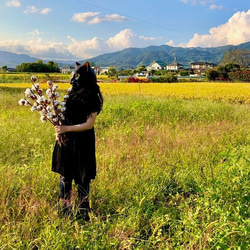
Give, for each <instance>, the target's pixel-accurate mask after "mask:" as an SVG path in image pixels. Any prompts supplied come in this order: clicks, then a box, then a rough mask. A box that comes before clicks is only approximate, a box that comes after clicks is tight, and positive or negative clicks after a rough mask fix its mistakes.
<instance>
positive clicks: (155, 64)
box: [147, 61, 166, 71]
mask: <svg viewBox="0 0 250 250" xmlns="http://www.w3.org/2000/svg"><path fill="white" fill-rule="evenodd" d="M165 65H166V64H165V63H164V62H161V61H153V62H152V63H151V64H150V65H149V66H148V67H147V71H151V70H162V69H165Z"/></svg>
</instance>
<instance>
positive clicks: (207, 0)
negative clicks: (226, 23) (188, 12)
mask: <svg viewBox="0 0 250 250" xmlns="http://www.w3.org/2000/svg"><path fill="white" fill-rule="evenodd" d="M180 2H182V3H185V4H192V5H197V4H200V5H206V4H212V3H213V2H214V0H180Z"/></svg>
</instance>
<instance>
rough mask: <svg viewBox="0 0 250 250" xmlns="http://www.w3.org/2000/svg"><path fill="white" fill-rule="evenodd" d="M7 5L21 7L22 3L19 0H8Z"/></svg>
mask: <svg viewBox="0 0 250 250" xmlns="http://www.w3.org/2000/svg"><path fill="white" fill-rule="evenodd" d="M6 5H7V6H9V7H20V6H21V3H20V1H19V0H12V1H6Z"/></svg>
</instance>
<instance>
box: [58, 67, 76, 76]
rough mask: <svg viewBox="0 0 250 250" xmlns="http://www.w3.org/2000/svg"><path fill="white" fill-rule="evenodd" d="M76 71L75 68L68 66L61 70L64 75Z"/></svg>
mask: <svg viewBox="0 0 250 250" xmlns="http://www.w3.org/2000/svg"><path fill="white" fill-rule="evenodd" d="M73 70H74V67H71V66H66V67H63V68H61V69H60V71H61V73H62V74H68V73H71V72H72V71H73Z"/></svg>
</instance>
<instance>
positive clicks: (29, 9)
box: [23, 5, 51, 15]
mask: <svg viewBox="0 0 250 250" xmlns="http://www.w3.org/2000/svg"><path fill="white" fill-rule="evenodd" d="M50 11H51V9H50V8H44V9H42V10H41V9H38V8H37V7H36V6H34V5H32V6H28V7H27V8H26V9H25V10H24V12H23V13H25V14H34V13H38V12H39V13H40V14H42V15H47V14H49V12H50Z"/></svg>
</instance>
